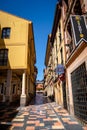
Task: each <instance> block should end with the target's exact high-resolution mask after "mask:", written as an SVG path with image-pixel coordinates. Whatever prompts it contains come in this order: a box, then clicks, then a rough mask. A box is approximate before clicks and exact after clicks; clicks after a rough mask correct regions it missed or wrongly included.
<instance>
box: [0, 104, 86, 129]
mask: <svg viewBox="0 0 87 130" xmlns="http://www.w3.org/2000/svg"><path fill="white" fill-rule="evenodd" d="M0 115H1V116H0V130H87V127H86V126H85V127H82V125H81V124H79V122H78V121H77V120H76V119H75V118H73V117H72V116H71V115H69V113H68V112H67V111H66V110H65V109H63V108H62V107H61V106H59V105H58V104H56V103H55V102H52V103H51V102H50V103H45V104H41V105H29V106H26V107H18V108H17V107H6V108H4V109H3V108H2V109H1V108H0Z"/></svg>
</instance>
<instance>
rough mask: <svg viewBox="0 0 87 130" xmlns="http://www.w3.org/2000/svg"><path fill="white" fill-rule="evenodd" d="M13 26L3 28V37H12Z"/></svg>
mask: <svg viewBox="0 0 87 130" xmlns="http://www.w3.org/2000/svg"><path fill="white" fill-rule="evenodd" d="M10 32H11V28H9V27H5V28H3V29H2V36H1V37H2V38H10Z"/></svg>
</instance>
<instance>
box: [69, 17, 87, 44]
mask: <svg viewBox="0 0 87 130" xmlns="http://www.w3.org/2000/svg"><path fill="white" fill-rule="evenodd" d="M70 19H71V25H72V29H73V35H74V39H75V44H76V46H77V45H78V44H79V43H81V42H82V41H85V42H87V29H86V23H85V19H84V16H83V15H71V18H70Z"/></svg>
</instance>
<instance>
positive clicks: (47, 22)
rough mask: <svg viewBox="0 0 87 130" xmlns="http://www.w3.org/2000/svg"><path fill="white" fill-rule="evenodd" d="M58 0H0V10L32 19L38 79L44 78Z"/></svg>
mask: <svg viewBox="0 0 87 130" xmlns="http://www.w3.org/2000/svg"><path fill="white" fill-rule="evenodd" d="M57 1H58V0H0V10H3V11H5V12H8V13H11V14H13V15H16V16H19V17H22V18H25V19H27V20H31V21H32V22H33V28H34V40H35V48H36V66H37V68H38V75H37V80H42V79H43V69H44V68H45V65H44V60H45V53H46V44H47V37H48V34H50V33H51V31H52V26H53V20H54V14H55V8H56V3H57Z"/></svg>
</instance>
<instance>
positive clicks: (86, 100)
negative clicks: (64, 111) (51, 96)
mask: <svg viewBox="0 0 87 130" xmlns="http://www.w3.org/2000/svg"><path fill="white" fill-rule="evenodd" d="M67 81H68V92H67V93H68V94H67V95H68V96H69V100H68V110H69V112H70V113H71V114H73V115H75V116H76V117H77V118H78V119H80V120H81V121H83V122H86V123H87V47H85V48H84V49H83V51H81V52H80V53H79V55H78V57H76V58H75V59H74V60H73V62H71V64H69V66H68V67H67Z"/></svg>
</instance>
